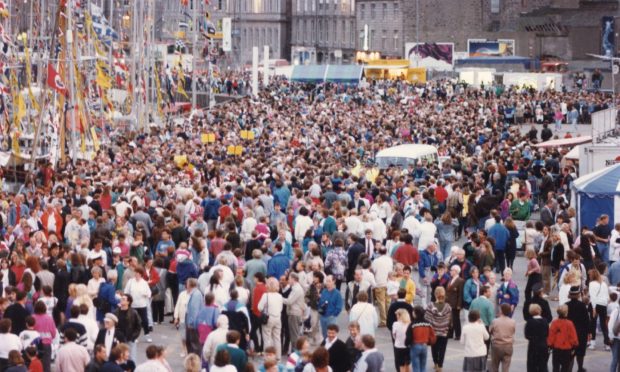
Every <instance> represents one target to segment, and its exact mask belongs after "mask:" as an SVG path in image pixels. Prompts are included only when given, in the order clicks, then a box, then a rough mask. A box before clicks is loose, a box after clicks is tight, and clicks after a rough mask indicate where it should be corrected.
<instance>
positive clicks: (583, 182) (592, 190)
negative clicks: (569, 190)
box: [573, 164, 620, 195]
mask: <svg viewBox="0 0 620 372" xmlns="http://www.w3.org/2000/svg"><path fill="white" fill-rule="evenodd" d="M573 189H575V191H577V192H580V193H586V194H607V195H611V194H615V195H620V164H615V165H612V166H611V167H607V168H603V169H601V170H599V171H596V172H594V173H591V174H588V175H586V176H583V177H579V178H577V179H576V180H575V181H574V182H573Z"/></svg>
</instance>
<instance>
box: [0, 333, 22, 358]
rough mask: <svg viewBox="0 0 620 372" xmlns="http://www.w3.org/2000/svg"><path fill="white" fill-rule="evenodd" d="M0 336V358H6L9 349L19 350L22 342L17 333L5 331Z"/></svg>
mask: <svg viewBox="0 0 620 372" xmlns="http://www.w3.org/2000/svg"><path fill="white" fill-rule="evenodd" d="M0 337H2V342H0V358H4V359H8V357H9V352H10V351H11V350H17V351H21V349H22V343H21V341H20V340H19V337H18V336H17V335H14V334H12V333H5V334H3V335H2V336H0Z"/></svg>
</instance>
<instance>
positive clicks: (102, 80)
mask: <svg viewBox="0 0 620 372" xmlns="http://www.w3.org/2000/svg"><path fill="white" fill-rule="evenodd" d="M103 67H104V66H102V63H101V62H99V61H97V65H96V68H97V78H96V79H95V81H96V82H97V85H99V87H101V89H110V88H112V78H110V77H109V76H108V74H107V73H106V72H105V71H104V69H103Z"/></svg>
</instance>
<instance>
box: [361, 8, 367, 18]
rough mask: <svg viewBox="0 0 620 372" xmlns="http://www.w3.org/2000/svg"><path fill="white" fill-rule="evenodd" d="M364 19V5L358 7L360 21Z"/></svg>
mask: <svg viewBox="0 0 620 372" xmlns="http://www.w3.org/2000/svg"><path fill="white" fill-rule="evenodd" d="M364 18H366V4H362V5H360V19H364Z"/></svg>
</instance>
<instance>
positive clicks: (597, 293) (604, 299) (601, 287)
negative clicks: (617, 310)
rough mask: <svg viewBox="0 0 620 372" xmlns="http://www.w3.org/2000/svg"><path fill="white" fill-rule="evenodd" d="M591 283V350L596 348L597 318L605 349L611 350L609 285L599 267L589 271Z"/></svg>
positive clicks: (589, 287)
mask: <svg viewBox="0 0 620 372" xmlns="http://www.w3.org/2000/svg"><path fill="white" fill-rule="evenodd" d="M588 277H589V278H590V284H589V285H588V294H589V295H590V303H591V304H592V320H591V325H590V334H591V335H592V339H591V340H590V350H594V349H595V348H596V333H597V332H596V328H597V320H598V322H599V324H600V325H601V328H602V331H603V343H604V345H605V350H609V346H608V345H609V334H608V328H607V304H608V302H609V287H608V286H607V283H605V281H603V277H602V276H601V274H600V273H599V271H598V270H597V269H590V270H589V271H588Z"/></svg>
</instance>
